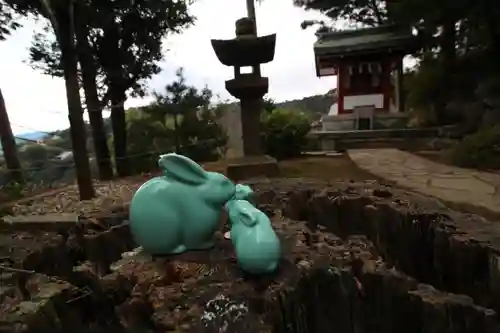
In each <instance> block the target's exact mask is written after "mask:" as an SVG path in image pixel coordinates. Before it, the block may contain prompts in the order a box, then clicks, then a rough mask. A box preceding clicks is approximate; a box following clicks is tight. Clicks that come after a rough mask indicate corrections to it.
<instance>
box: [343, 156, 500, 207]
mask: <svg viewBox="0 0 500 333" xmlns="http://www.w3.org/2000/svg"><path fill="white" fill-rule="evenodd" d="M348 155H349V157H350V158H351V159H352V161H353V162H354V163H356V165H357V166H358V167H360V168H361V169H363V170H365V171H368V172H370V173H372V174H373V175H375V176H378V177H380V178H382V179H385V180H387V181H389V182H392V183H394V184H395V185H398V186H401V187H405V188H407V189H410V190H414V191H416V192H420V193H422V194H424V195H430V196H433V197H435V198H438V199H441V200H444V201H447V202H450V203H454V204H467V205H472V206H476V207H481V208H485V209H487V210H489V211H491V212H493V213H495V214H496V213H500V174H495V173H489V172H480V171H477V170H472V169H462V168H457V167H452V166H448V165H443V164H439V163H435V162H432V161H430V160H427V159H425V158H422V157H419V156H416V155H413V154H410V153H407V152H404V151H401V150H398V149H355V150H349V151H348Z"/></svg>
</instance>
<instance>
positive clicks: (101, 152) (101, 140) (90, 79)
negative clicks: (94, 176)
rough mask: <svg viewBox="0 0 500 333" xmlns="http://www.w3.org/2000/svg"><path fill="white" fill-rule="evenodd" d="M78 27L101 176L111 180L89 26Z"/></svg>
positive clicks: (110, 168) (79, 44) (88, 109)
mask: <svg viewBox="0 0 500 333" xmlns="http://www.w3.org/2000/svg"><path fill="white" fill-rule="evenodd" d="M75 28H76V37H77V48H78V49H77V50H78V57H79V60H80V66H81V69H82V79H83V90H84V93H85V102H86V104H87V111H88V113H89V120H90V126H91V127H92V139H93V141H94V151H95V155H96V160H97V166H98V168H99V178H100V179H101V180H109V179H112V178H113V166H112V164H111V158H110V153H109V147H108V142H107V133H106V130H105V128H104V120H103V118H102V109H101V105H100V101H99V97H98V95H97V84H96V77H97V70H96V65H95V62H94V59H93V56H92V51H91V49H90V46H89V44H88V28H87V26H85V25H84V24H78V23H77V25H76V26H75Z"/></svg>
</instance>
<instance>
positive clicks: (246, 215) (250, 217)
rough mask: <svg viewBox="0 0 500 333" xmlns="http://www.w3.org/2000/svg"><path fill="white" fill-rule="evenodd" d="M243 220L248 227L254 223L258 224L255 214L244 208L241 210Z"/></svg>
mask: <svg viewBox="0 0 500 333" xmlns="http://www.w3.org/2000/svg"><path fill="white" fill-rule="evenodd" d="M239 217H240V218H241V222H242V223H243V224H244V225H246V226H247V227H253V226H254V225H256V224H257V219H256V218H255V216H254V214H252V212H249V211H248V210H246V209H243V210H242V211H241V212H240V216H239Z"/></svg>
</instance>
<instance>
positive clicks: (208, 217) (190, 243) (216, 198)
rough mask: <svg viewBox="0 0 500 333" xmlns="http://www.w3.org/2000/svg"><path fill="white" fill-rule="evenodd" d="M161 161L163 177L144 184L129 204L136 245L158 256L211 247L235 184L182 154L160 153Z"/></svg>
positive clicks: (131, 227)
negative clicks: (223, 210)
mask: <svg viewBox="0 0 500 333" xmlns="http://www.w3.org/2000/svg"><path fill="white" fill-rule="evenodd" d="M158 164H159V165H160V167H161V168H162V169H163V175H162V176H160V177H155V178H152V179H150V180H148V181H147V182H145V183H144V184H143V185H142V186H141V187H140V188H139V189H138V190H137V192H136V193H135V194H134V196H133V198H132V202H131V203H130V216H129V220H130V230H131V232H132V236H133V237H134V239H135V241H136V243H137V244H138V245H140V246H142V247H143V249H144V250H145V251H146V252H148V253H150V254H154V255H170V254H180V253H182V252H185V251H190V250H204V249H209V248H211V247H212V246H213V245H214V233H215V231H216V230H217V229H218V227H219V221H220V215H221V211H222V208H223V207H224V204H225V203H226V202H227V201H228V200H230V199H231V198H233V197H234V195H235V191H236V187H235V185H234V184H233V182H232V181H231V180H229V179H228V178H226V177H225V176H224V175H222V174H219V173H215V172H207V171H205V170H203V168H202V167H201V166H200V165H198V164H197V163H196V162H194V161H192V160H191V159H189V158H188V157H186V156H183V155H178V154H174V153H171V154H166V155H162V156H160V159H159V162H158Z"/></svg>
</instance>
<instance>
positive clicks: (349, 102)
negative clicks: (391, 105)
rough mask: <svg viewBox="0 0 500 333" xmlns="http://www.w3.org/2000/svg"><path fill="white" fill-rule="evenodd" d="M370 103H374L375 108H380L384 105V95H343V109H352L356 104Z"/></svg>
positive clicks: (367, 104) (368, 104) (366, 104)
mask: <svg viewBox="0 0 500 333" xmlns="http://www.w3.org/2000/svg"><path fill="white" fill-rule="evenodd" d="M370 105H374V106H375V108H377V109H382V108H383V107H384V95H382V94H370V95H354V96H345V97H344V110H353V109H354V108H355V107H357V106H370Z"/></svg>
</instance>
